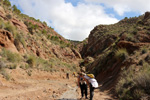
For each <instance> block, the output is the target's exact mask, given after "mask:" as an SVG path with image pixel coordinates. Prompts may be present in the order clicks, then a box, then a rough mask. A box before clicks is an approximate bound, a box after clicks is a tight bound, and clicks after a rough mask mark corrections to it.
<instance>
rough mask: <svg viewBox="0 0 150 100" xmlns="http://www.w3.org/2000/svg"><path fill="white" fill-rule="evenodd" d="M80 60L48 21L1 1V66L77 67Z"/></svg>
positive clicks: (53, 68) (47, 69)
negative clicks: (33, 16)
mask: <svg viewBox="0 0 150 100" xmlns="http://www.w3.org/2000/svg"><path fill="white" fill-rule="evenodd" d="M80 59H81V56H80V54H79V53H78V51H77V50H76V49H75V48H74V47H73V45H72V44H71V42H70V41H68V40H66V39H64V38H63V37H62V36H61V35H59V34H58V33H57V32H56V31H55V30H54V29H53V28H51V27H49V26H47V24H46V22H41V21H40V20H39V19H35V18H32V17H29V16H28V15H25V14H22V13H21V12H20V10H19V9H17V7H16V6H15V5H14V6H11V4H10V2H9V0H1V1H0V68H3V67H5V68H16V67H20V68H24V69H28V68H38V69H41V70H46V71H59V70H62V69H66V72H67V71H74V70H77V69H78V62H79V60H80Z"/></svg>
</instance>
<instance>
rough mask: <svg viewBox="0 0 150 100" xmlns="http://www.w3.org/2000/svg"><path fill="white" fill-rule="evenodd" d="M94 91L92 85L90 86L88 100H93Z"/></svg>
mask: <svg viewBox="0 0 150 100" xmlns="http://www.w3.org/2000/svg"><path fill="white" fill-rule="evenodd" d="M94 89H95V88H94V87H93V86H92V84H90V100H93V96H94Z"/></svg>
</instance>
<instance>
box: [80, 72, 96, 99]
mask: <svg viewBox="0 0 150 100" xmlns="http://www.w3.org/2000/svg"><path fill="white" fill-rule="evenodd" d="M82 74H83V76H84V78H85V79H86V80H88V83H89V85H90V100H93V96H94V89H95V88H97V87H98V82H97V80H96V79H95V76H94V75H93V74H87V75H86V74H84V73H82Z"/></svg>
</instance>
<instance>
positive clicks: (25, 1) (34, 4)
mask: <svg viewBox="0 0 150 100" xmlns="http://www.w3.org/2000/svg"><path fill="white" fill-rule="evenodd" d="M10 1H11V2H12V3H13V4H16V5H19V6H20V7H21V9H22V10H23V13H25V14H27V15H29V16H32V17H35V18H38V19H40V20H42V21H47V22H48V23H50V22H51V23H50V24H51V25H50V26H53V27H54V29H55V30H56V31H57V32H58V33H59V34H61V35H62V36H63V37H65V38H67V39H72V40H83V39H85V38H87V37H88V35H89V34H90V31H91V30H92V29H93V28H94V27H95V26H96V25H98V24H112V23H116V22H117V21H118V20H117V19H116V18H114V17H112V16H111V15H107V14H106V13H105V12H104V8H103V7H102V6H100V5H95V4H90V3H78V5H77V6H73V5H72V4H71V3H65V1H64V0H57V2H56V0H10Z"/></svg>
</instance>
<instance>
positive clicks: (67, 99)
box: [58, 86, 78, 100]
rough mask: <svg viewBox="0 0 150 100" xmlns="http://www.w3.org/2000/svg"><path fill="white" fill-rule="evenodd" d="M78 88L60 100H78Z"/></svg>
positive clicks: (67, 92)
mask: <svg viewBox="0 0 150 100" xmlns="http://www.w3.org/2000/svg"><path fill="white" fill-rule="evenodd" d="M77 88H78V87H77V86H76V87H74V88H70V90H68V91H66V92H65V93H64V94H63V95H62V96H61V97H60V99H58V100H77Z"/></svg>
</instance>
